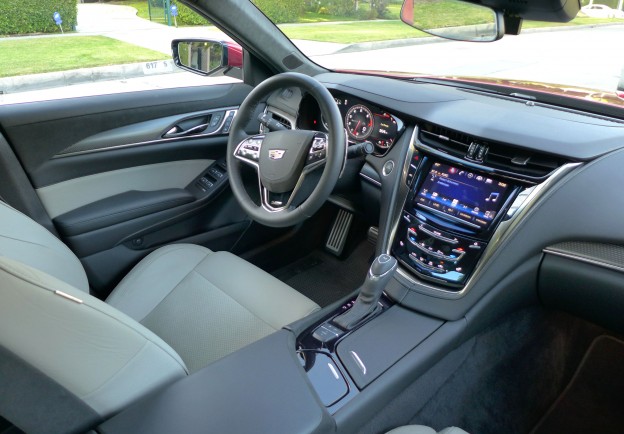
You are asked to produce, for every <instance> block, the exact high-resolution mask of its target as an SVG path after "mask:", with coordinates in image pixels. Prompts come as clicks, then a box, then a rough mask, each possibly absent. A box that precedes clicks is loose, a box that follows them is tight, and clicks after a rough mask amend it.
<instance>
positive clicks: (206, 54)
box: [171, 39, 243, 76]
mask: <svg viewBox="0 0 624 434" xmlns="http://www.w3.org/2000/svg"><path fill="white" fill-rule="evenodd" d="M171 51H172V54H173V62H174V63H175V65H176V66H177V67H179V68H182V69H185V70H187V71H190V72H194V73H196V74H200V75H207V76H215V75H224V74H226V73H227V72H228V71H230V70H231V69H232V68H241V67H242V66H243V50H242V48H241V47H240V45H238V44H236V43H234V42H229V41H213V40H208V39H174V40H173V41H171Z"/></svg>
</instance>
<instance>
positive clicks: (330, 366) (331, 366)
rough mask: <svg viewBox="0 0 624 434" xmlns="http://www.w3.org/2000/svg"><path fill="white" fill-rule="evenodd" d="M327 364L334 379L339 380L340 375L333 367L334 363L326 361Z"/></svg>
mask: <svg viewBox="0 0 624 434" xmlns="http://www.w3.org/2000/svg"><path fill="white" fill-rule="evenodd" d="M327 366H328V367H329V370H330V371H331V373H332V375H333V376H334V378H335V379H336V380H340V375H339V374H338V372H337V371H336V368H334V365H332V364H331V363H327Z"/></svg>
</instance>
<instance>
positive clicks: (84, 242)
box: [0, 83, 261, 298]
mask: <svg viewBox="0 0 624 434" xmlns="http://www.w3.org/2000/svg"><path fill="white" fill-rule="evenodd" d="M249 91H250V87H249V86H246V85H244V84H242V83H238V84H227V85H213V86H206V87H196V88H186V89H184V88H183V89H165V90H157V91H143V92H134V93H126V94H115V95H105V96H95V97H85V98H75V99H68V100H57V101H45V102H36V103H28V104H19V105H13V106H3V107H0V125H1V127H2V129H3V131H4V133H5V135H6V138H7V140H8V143H9V145H10V146H11V148H12V149H13V151H14V153H15V155H16V156H17V158H18V159H19V161H20V162H21V165H22V167H23V169H24V171H25V173H26V175H27V176H28V178H29V180H30V182H31V184H32V187H33V188H34V191H36V194H37V196H38V197H39V198H40V199H41V202H42V204H43V206H44V208H45V209H46V211H47V212H48V214H49V216H50V217H51V218H52V219H53V221H54V225H55V227H56V228H57V229H58V231H59V233H60V236H61V237H62V238H63V240H64V241H65V242H66V243H67V244H68V246H69V247H70V248H72V250H73V251H74V252H75V253H76V254H77V256H78V257H79V258H80V259H81V261H82V262H83V265H85V269H86V270H87V274H88V276H89V280H90V283H91V286H92V289H94V290H95V291H96V292H97V293H98V295H100V296H101V297H102V298H104V297H105V296H106V295H107V293H108V292H109V291H110V290H111V289H112V288H113V287H114V285H115V284H116V283H117V282H118V280H119V279H120V278H121V277H123V275H124V274H125V273H126V272H127V271H128V270H129V269H130V268H131V267H132V266H133V265H134V264H135V263H136V262H137V261H138V260H139V259H141V258H142V257H144V256H145V255H146V254H147V253H149V252H150V251H152V250H154V249H155V248H157V247H159V246H160V245H163V244H166V243H171V242H181V241H182V242H195V243H201V244H203V245H206V246H207V247H209V248H212V249H225V250H229V249H231V248H232V247H233V245H234V244H235V242H236V241H237V240H238V239H239V238H240V236H241V235H242V232H243V231H244V230H245V229H246V228H247V227H248V224H249V222H248V219H247V216H246V215H245V214H244V212H243V211H242V210H241V209H240V208H239V206H238V204H237V203H236V201H235V200H234V198H233V196H232V195H231V192H230V190H229V184H228V181H227V171H226V167H225V164H224V161H225V160H224V157H225V149H226V145H227V138H228V135H227V132H228V130H229V123H228V122H227V121H228V119H229V118H228V115H229V114H230V113H232V115H233V114H234V113H235V112H234V111H232V110H235V109H236V108H237V107H238V105H240V103H241V102H242V100H243V99H244V97H245V96H246V95H247V94H248V93H249ZM260 109H261V108H259V110H260ZM229 122H231V119H229ZM249 128H250V132H251V133H253V132H257V131H258V124H255V125H250V126H249ZM1 176H2V175H0V179H1Z"/></svg>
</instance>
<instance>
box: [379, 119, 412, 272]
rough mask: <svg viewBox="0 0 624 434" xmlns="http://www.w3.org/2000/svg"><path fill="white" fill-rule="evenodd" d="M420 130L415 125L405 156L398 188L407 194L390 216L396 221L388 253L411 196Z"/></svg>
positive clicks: (389, 241)
mask: <svg viewBox="0 0 624 434" xmlns="http://www.w3.org/2000/svg"><path fill="white" fill-rule="evenodd" d="M419 130H420V129H419V128H418V125H415V126H414V131H413V132H412V137H410V144H409V149H408V150H407V155H406V156H405V161H404V162H403V169H402V171H401V179H400V180H399V185H398V188H399V189H404V191H405V195H404V197H403V200H402V201H399V202H400V203H399V204H395V209H394V213H395V216H394V219H393V218H392V216H390V217H389V218H388V221H389V222H392V221H394V225H393V226H392V229H391V230H390V236H389V237H388V245H386V246H385V248H384V247H383V246H382V251H383V252H384V253H386V254H388V255H389V254H390V250H391V249H392V243H393V242H394V237H396V232H397V230H398V228H399V220H400V219H401V215H402V214H403V208H404V207H405V201H406V200H407V196H409V192H410V187H409V186H408V185H407V174H408V173H409V167H410V164H411V163H412V157H413V156H414V151H415V150H416V147H415V145H414V141H415V140H416V137H417V135H418V131H419ZM397 210H398V212H397ZM400 269H401V267H400V264H399V268H398V269H397V271H400Z"/></svg>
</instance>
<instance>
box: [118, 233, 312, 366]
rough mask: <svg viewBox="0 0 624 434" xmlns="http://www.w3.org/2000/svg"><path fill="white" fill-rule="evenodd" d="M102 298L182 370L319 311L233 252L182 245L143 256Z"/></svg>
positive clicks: (284, 285)
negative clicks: (162, 346) (158, 341)
mask: <svg viewBox="0 0 624 434" xmlns="http://www.w3.org/2000/svg"><path fill="white" fill-rule="evenodd" d="M106 301H107V303H109V304H110V305H111V306H114V307H116V308H117V309H119V310H121V311H122V312H124V313H125V314H127V315H129V316H130V317H132V318H134V319H135V320H137V321H139V322H140V323H142V324H143V325H144V326H146V327H147V328H148V329H150V330H152V331H153V332H154V333H156V334H157V335H158V336H160V337H161V338H162V339H163V340H164V341H165V342H167V343H168V344H169V345H171V347H173V349H175V350H176V351H177V352H178V354H179V355H180V356H181V357H182V360H184V362H185V364H186V366H187V367H188V369H189V371H190V372H195V371H197V370H198V369H201V368H203V367H204V366H206V365H207V364H209V363H211V362H213V361H215V360H217V359H219V358H221V357H223V356H225V355H227V354H229V353H231V352H233V351H236V350H237V349H239V348H241V347H243V346H245V345H247V344H249V343H251V342H254V341H256V340H258V339H260V338H263V337H264V336H266V335H268V334H270V333H272V332H274V331H276V330H278V329H280V328H282V327H283V326H285V325H287V324H289V323H291V322H293V321H296V320H298V319H300V318H303V317H304V316H306V315H308V314H310V313H312V312H314V311H315V310H317V309H319V306H318V305H317V304H316V303H314V302H312V301H311V300H309V299H308V298H307V297H305V296H303V295H302V294H300V293H298V292H297V291H295V290H294V289H292V288H291V287H289V286H288V285H286V284H284V283H282V282H280V281H279V280H277V279H276V278H274V277H273V276H271V275H270V274H268V273H266V272H264V271H263V270H261V269H259V268H257V267H255V266H254V265H252V264H250V263H248V262H246V261H244V260H242V259H240V258H238V257H237V256H235V255H232V254H231V253H227V252H212V251H211V250H209V249H206V248H204V247H200V246H196V245H190V244H174V245H170V246H166V247H162V248H160V249H158V250H156V251H154V252H153V253H151V254H150V255H148V256H147V257H146V258H145V259H143V260H142V261H141V262H140V263H139V264H138V265H137V266H136V267H135V268H134V269H133V270H132V271H131V272H130V273H128V275H127V276H126V277H125V278H124V280H122V281H121V283H120V284H119V285H118V286H117V288H115V290H114V291H113V293H112V294H111V295H110V297H109V298H108V299H107V300H106Z"/></svg>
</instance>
